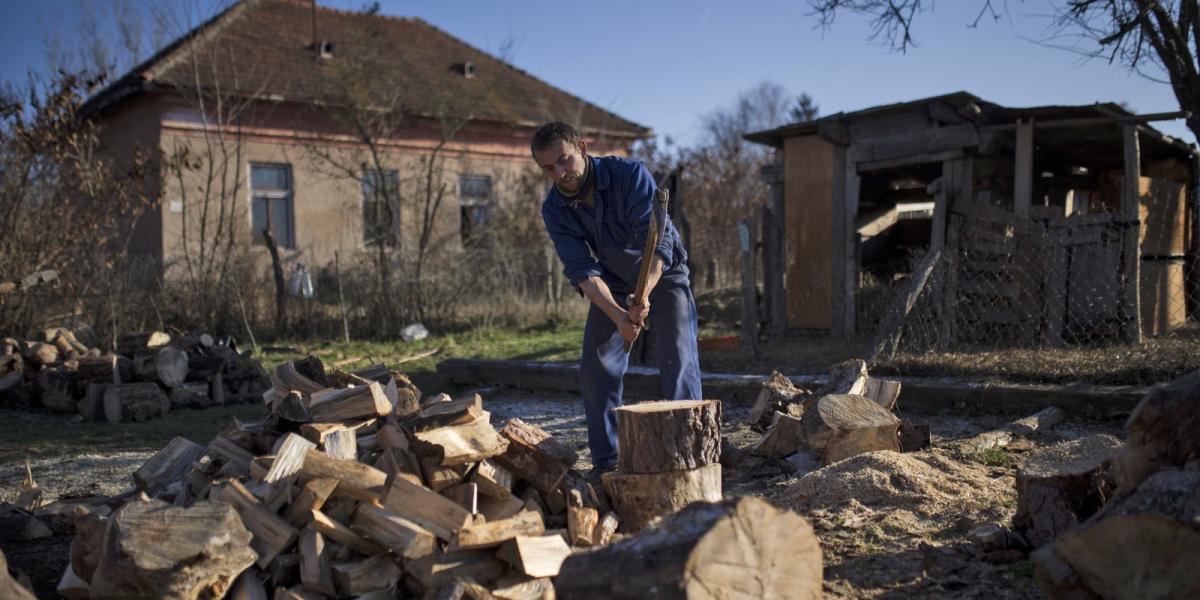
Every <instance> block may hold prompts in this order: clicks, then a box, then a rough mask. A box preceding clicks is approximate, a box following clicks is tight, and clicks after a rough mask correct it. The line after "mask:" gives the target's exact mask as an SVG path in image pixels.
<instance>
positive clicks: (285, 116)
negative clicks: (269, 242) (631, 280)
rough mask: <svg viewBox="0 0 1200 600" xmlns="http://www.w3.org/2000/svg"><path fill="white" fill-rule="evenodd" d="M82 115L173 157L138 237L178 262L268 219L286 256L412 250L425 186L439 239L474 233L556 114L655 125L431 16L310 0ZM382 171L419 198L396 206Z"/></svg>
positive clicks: (578, 120) (291, 4) (618, 150)
mask: <svg viewBox="0 0 1200 600" xmlns="http://www.w3.org/2000/svg"><path fill="white" fill-rule="evenodd" d="M83 113H84V115H85V116H87V117H89V118H93V119H96V120H97V121H98V122H99V123H101V125H102V131H103V137H102V139H103V141H104V143H105V145H106V148H107V149H108V151H109V152H111V153H112V154H113V155H114V156H116V157H118V158H125V159H130V158H132V157H133V156H134V155H135V153H142V154H143V155H148V156H160V157H162V161H163V168H162V169H161V170H160V171H159V174H158V175H157V176H155V177H152V178H150V179H148V180H147V182H146V186H147V189H146V191H147V193H148V194H149V195H150V196H152V197H157V198H159V199H160V202H159V204H158V206H157V207H156V208H154V209H153V210H151V211H149V212H148V213H147V214H145V215H143V216H142V217H141V218H140V219H139V221H138V224H137V227H136V229H135V234H134V236H133V240H132V242H131V249H132V250H133V251H134V252H137V253H140V254H144V255H147V256H150V257H153V258H154V259H156V260H158V261H159V262H160V264H163V265H170V264H173V263H175V262H177V261H179V260H180V259H181V258H182V257H185V256H187V255H188V253H191V252H194V251H195V250H194V246H197V247H199V246H203V245H204V244H205V243H207V242H210V241H211V240H212V238H213V236H221V235H227V236H230V239H231V240H232V241H233V243H237V244H244V245H246V246H250V247H251V251H252V252H259V250H255V249H254V248H253V246H255V245H256V244H261V236H260V235H259V232H260V231H261V230H263V229H267V230H269V231H271V232H272V233H273V234H274V239H275V240H276V242H277V243H278V244H279V246H280V248H281V250H282V251H283V254H284V257H285V260H288V261H299V262H306V263H308V264H317V265H322V264H327V263H328V262H330V261H332V260H333V257H334V255H335V253H337V252H340V253H341V254H342V256H348V255H352V254H353V253H355V252H359V251H363V250H366V249H368V248H370V247H371V246H372V245H373V244H378V243H387V244H393V245H395V246H398V247H400V248H401V249H402V250H405V251H406V250H407V249H408V248H410V247H412V244H415V241H413V240H414V239H415V238H416V237H418V236H419V232H418V230H419V228H420V227H421V224H422V222H423V219H425V220H427V219H428V214H427V212H426V211H425V210H424V208H425V207H423V206H422V205H421V203H420V202H419V201H418V200H419V199H420V198H421V197H422V189H421V186H422V185H425V186H426V187H425V188H424V191H426V192H428V191H430V190H432V191H434V192H435V193H436V194H438V195H439V196H438V197H439V210H438V213H437V215H436V218H435V223H434V224H433V226H432V230H433V234H434V237H435V238H437V240H438V241H437V243H438V244H440V245H441V246H444V247H449V248H453V247H455V246H456V245H457V247H461V245H462V243H463V242H464V239H465V238H466V237H468V236H470V235H472V231H474V230H477V229H478V227H480V226H481V225H485V222H486V220H487V216H488V211H489V209H490V207H492V206H494V205H495V203H497V202H503V201H504V199H505V198H506V197H511V196H512V195H513V194H516V193H518V191H517V190H516V188H515V187H513V186H515V185H516V183H515V182H517V181H519V180H521V179H522V178H524V180H525V181H526V182H527V181H528V180H529V175H530V174H531V171H532V170H533V168H534V165H533V163H532V161H530V159H529V150H528V147H529V145H528V143H529V138H530V136H531V134H532V133H533V131H534V130H535V129H536V128H537V126H538V125H540V124H541V123H544V122H546V121H549V120H566V121H569V122H573V123H575V124H576V125H577V126H578V127H579V128H580V129H581V131H582V132H583V133H584V135H585V137H587V139H588V140H589V142H590V145H589V148H590V149H591V150H592V151H593V152H595V153H598V154H605V153H615V154H624V153H627V152H628V149H629V146H630V144H631V143H633V142H634V141H636V140H638V139H642V138H645V137H647V136H648V135H649V134H650V130H649V129H648V128H646V127H643V126H641V125H639V124H637V123H634V122H631V121H629V120H627V119H624V118H622V117H620V116H618V115H616V114H613V113H612V112H609V111H607V110H605V109H604V108H602V107H600V106H597V105H595V104H593V103H591V102H588V101H586V100H584V99H581V98H579V97H576V96H574V95H572V94H570V93H568V92H566V91H563V90H561V89H558V88H556V87H554V86H553V85H551V84H549V83H547V82H545V81H542V80H540V79H538V78H536V77H534V76H532V75H530V74H529V73H526V72H524V71H522V70H520V69H518V68H516V67H514V66H512V65H511V64H509V63H507V62H505V61H504V60H502V59H501V58H498V57H496V56H493V55H491V54H489V53H487V52H483V51H481V50H479V49H477V48H474V47H472V46H470V45H468V44H466V43H464V42H463V41H461V40H459V39H456V38H455V37H453V36H451V35H449V34H447V33H446V32H444V31H441V30H439V29H437V28H436V27H434V26H432V25H430V24H429V23H426V22H424V21H422V20H420V19H416V18H395V17H387V16H381V15H378V14H373V13H370V12H349V11H341V10H334V9H330V8H326V7H321V6H318V5H316V4H315V2H311V1H310V0H243V1H242V2H239V3H237V4H235V5H233V6H231V7H230V8H228V9H226V10H224V11H223V12H221V13H220V14H218V15H216V16H214V17H213V18H212V19H210V20H208V21H207V22H205V23H203V24H202V25H200V26H199V27H197V28H195V29H193V30H192V31H190V32H188V33H187V34H186V35H184V36H182V37H181V38H179V39H178V40H175V41H174V42H173V43H171V44H170V45H168V46H166V47H165V48H163V49H162V50H161V51H159V52H158V53H156V54H155V55H154V56H153V57H151V58H150V59H149V60H147V61H146V62H144V63H142V64H141V65H139V66H137V67H136V68H134V69H133V70H132V71H131V72H129V73H128V74H126V75H124V76H123V77H121V78H120V79H118V80H116V81H114V82H113V83H112V84H111V85H109V86H107V87H106V88H105V89H103V90H101V91H100V92H99V93H97V94H96V95H95V96H94V97H92V98H90V99H89V100H88V102H87V104H86V105H85V106H84V110H83ZM431 160H432V161H434V168H433V169H432V170H431V169H428V168H427V167H429V161H431ZM430 172H436V174H437V178H436V181H437V183H436V185H434V186H433V187H430V185H429V182H430V181H431V179H430V177H428V176H427V175H428V173H430ZM380 182H383V183H384V185H380ZM384 186H394V187H395V188H397V190H399V191H398V192H397V195H398V197H400V198H402V199H404V200H403V201H401V202H396V203H393V204H392V205H389V206H383V207H382V210H381V206H380V204H379V202H380V194H378V193H376V192H377V190H379V189H381V188H382V187H384ZM526 187H528V186H526ZM434 188H436V189H434ZM428 196H429V194H425V197H428ZM531 218H536V217H535V216H534V215H531ZM221 243H224V241H221Z"/></svg>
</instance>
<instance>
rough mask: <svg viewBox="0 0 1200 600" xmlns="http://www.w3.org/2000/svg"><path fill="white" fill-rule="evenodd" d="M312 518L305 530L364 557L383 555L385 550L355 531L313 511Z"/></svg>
mask: <svg viewBox="0 0 1200 600" xmlns="http://www.w3.org/2000/svg"><path fill="white" fill-rule="evenodd" d="M311 516H312V518H311V519H310V520H309V522H308V525H306V527H307V528H309V529H311V530H313V531H316V532H318V533H320V534H321V535H324V536H325V537H327V538H329V539H330V540H332V541H335V542H337V543H339V544H342V545H343V546H346V547H347V548H349V549H351V550H353V551H355V552H357V553H359V554H363V555H365V556H374V555H376V554H384V553H386V552H387V548H384V547H383V546H381V545H379V544H376V543H375V542H373V541H371V540H368V539H367V538H365V537H363V536H362V534H360V533H358V532H357V531H355V530H353V529H350V528H349V527H346V526H345V525H343V524H341V523H340V522H338V521H336V520H334V519H333V518H331V517H330V516H329V515H327V514H325V513H323V512H321V511H319V510H314V511H312V513H311Z"/></svg>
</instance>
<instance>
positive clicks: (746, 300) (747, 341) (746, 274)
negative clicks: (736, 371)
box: [738, 221, 758, 358]
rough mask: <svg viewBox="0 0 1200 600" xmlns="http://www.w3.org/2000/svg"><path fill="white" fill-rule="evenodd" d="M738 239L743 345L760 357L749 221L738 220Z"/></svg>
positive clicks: (752, 244)
mask: <svg viewBox="0 0 1200 600" xmlns="http://www.w3.org/2000/svg"><path fill="white" fill-rule="evenodd" d="M738 241H739V242H740V243H741V249H742V347H743V348H745V347H749V348H750V349H751V350H752V351H753V352H754V357H755V358H758V283H757V282H756V279H757V278H756V277H755V273H754V249H755V239H754V230H753V229H752V228H751V227H750V223H748V222H747V221H738Z"/></svg>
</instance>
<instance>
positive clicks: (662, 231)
mask: <svg viewBox="0 0 1200 600" xmlns="http://www.w3.org/2000/svg"><path fill="white" fill-rule="evenodd" d="M663 183H666V182H665V180H664V182H663ZM670 197H671V192H669V191H667V190H665V189H663V188H662V187H661V186H659V187H658V189H656V190H654V203H653V208H654V210H653V211H651V212H650V227H649V229H647V230H646V245H645V246H643V247H642V268H641V270H640V271H639V272H638V280H637V287H636V288H634V290H633V300H632V301H631V303H630V305H631V306H632V305H633V304H642V303H644V302H646V281H647V280H648V279H650V263H652V262H654V249H655V248H657V247H658V242H659V240H661V239H662V238H663V236H664V235H666V232H667V201H668V200H669V199H670ZM634 341H636V340H634ZM630 348H633V342H625V352H626V353H628V352H629V350H630Z"/></svg>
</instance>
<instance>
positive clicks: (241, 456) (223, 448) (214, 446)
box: [205, 435, 254, 477]
mask: <svg viewBox="0 0 1200 600" xmlns="http://www.w3.org/2000/svg"><path fill="white" fill-rule="evenodd" d="M205 454H207V455H208V456H211V457H213V458H215V459H217V460H219V461H220V462H221V463H223V464H225V465H226V466H229V467H230V468H229V469H228V471H230V472H231V474H235V475H237V476H239V477H247V476H249V475H250V461H252V460H254V455H253V454H251V453H250V451H249V450H246V449H245V448H242V447H241V446H239V445H237V444H235V443H234V442H233V440H230V439H229V438H227V437H225V436H223V435H218V436H217V437H215V438H213V441H211V442H209V444H208V448H206V449H205Z"/></svg>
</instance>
